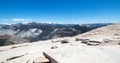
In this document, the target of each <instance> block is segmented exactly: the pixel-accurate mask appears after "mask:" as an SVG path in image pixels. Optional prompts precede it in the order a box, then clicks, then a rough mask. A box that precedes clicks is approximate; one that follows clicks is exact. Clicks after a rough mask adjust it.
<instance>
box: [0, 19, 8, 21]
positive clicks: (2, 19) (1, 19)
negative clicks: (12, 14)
mask: <svg viewBox="0 0 120 63" xmlns="http://www.w3.org/2000/svg"><path fill="white" fill-rule="evenodd" d="M0 20H1V21H8V20H9V19H0Z"/></svg>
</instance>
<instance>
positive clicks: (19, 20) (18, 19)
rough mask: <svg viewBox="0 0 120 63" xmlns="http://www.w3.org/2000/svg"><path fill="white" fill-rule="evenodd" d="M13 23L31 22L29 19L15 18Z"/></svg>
mask: <svg viewBox="0 0 120 63" xmlns="http://www.w3.org/2000/svg"><path fill="white" fill-rule="evenodd" d="M12 21H14V22H16V21H18V22H21V21H29V19H23V18H22V19H21V18H13V19H12Z"/></svg>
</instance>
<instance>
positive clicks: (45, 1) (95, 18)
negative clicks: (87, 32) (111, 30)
mask: <svg viewBox="0 0 120 63" xmlns="http://www.w3.org/2000/svg"><path fill="white" fill-rule="evenodd" d="M32 21H35V22H54V23H67V24H68V23H69V24H71V23H108V22H114V23H115V22H120V1H119V0H0V23H10V24H11V23H18V22H32Z"/></svg>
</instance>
